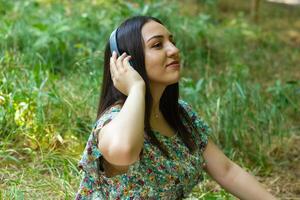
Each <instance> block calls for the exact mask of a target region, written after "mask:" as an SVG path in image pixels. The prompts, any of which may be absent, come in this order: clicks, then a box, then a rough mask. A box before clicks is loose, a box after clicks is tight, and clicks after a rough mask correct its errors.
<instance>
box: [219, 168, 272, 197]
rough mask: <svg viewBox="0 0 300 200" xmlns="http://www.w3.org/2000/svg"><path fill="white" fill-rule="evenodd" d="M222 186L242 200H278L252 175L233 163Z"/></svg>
mask: <svg viewBox="0 0 300 200" xmlns="http://www.w3.org/2000/svg"><path fill="white" fill-rule="evenodd" d="M221 185H222V187H224V188H225V189H226V190H228V191H229V192H230V193H231V194H233V195H235V196H236V197H238V198H240V199H242V200H248V199H249V200H253V199H255V200H273V199H276V198H275V197H274V196H272V195H271V194H270V193H268V192H267V191H266V190H265V189H264V188H263V186H262V185H261V184H260V183H259V182H258V181H257V180H256V179H255V178H254V177H253V176H252V175H250V174H249V173H248V172H246V171H245V170H243V169H242V168H241V167H240V166H238V165H237V164H235V163H233V162H232V166H231V168H230V170H229V171H228V174H227V175H226V177H225V178H224V180H223V181H222V183H221Z"/></svg>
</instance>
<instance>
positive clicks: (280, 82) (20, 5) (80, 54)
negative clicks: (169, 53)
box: [0, 0, 300, 199]
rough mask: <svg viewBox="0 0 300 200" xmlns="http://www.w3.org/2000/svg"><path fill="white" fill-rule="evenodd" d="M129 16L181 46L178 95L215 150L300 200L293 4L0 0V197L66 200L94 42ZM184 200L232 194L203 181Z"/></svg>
mask: <svg viewBox="0 0 300 200" xmlns="http://www.w3.org/2000/svg"><path fill="white" fill-rule="evenodd" d="M133 15H151V16H154V17H157V18H159V19H161V20H162V21H163V22H164V23H165V25H166V26H167V28H168V29H169V30H170V31H171V32H172V33H173V34H174V36H175V40H176V42H177V46H178V48H179V49H180V50H181V57H182V66H183V70H182V71H183V73H182V78H181V82H180V95H181V97H182V98H183V99H185V100H186V101H188V102H189V103H191V104H192V105H193V107H194V109H195V110H196V111H197V112H198V113H199V116H201V117H202V118H203V119H204V120H205V121H206V122H207V123H208V124H209V125H210V127H211V128H212V137H211V138H212V139H213V141H214V142H215V143H217V144H218V146H219V147H220V148H221V149H222V150H223V151H224V153H225V154H226V155H227V156H228V157H229V158H231V159H232V160H234V161H235V162H237V163H238V164H239V165H241V166H242V167H243V168H245V169H246V170H247V171H249V172H250V173H252V174H254V175H255V176H256V177H257V178H258V180H259V181H260V182H261V183H262V184H263V185H264V186H265V187H266V188H267V189H268V191H270V192H271V193H273V194H274V195H276V196H277V197H278V198H279V199H300V198H299V197H300V182H299V180H300V161H299V152H300V151H299V150H300V135H299V133H300V112H299V109H300V100H299V99H300V5H299V1H298V0H294V1H292V0H290V1H287V0H286V1H284V0H282V1H280V0H276V1H275V0H273V1H266V0H251V1H250V0H249V1H243V0H182V1H167V0H151V1H150V0H148V1H140V0H136V1H121V0H119V1H117V0H113V1H112V0H110V1H109V0H57V1H55V0H14V1H7V0H0V199H73V198H74V195H75V192H76V190H77V189H78V186H79V181H80V178H81V175H80V172H79V171H78V169H77V162H78V160H79V159H80V156H81V153H82V151H83V148H84V147H85V142H86V140H87V138H88V136H89V134H90V131H91V128H92V126H93V123H94V122H95V118H96V110H97V104H98V98H99V94H100V93H99V91H100V86H101V80H102V68H103V67H102V63H103V52H104V45H105V43H106V42H107V40H108V38H109V35H110V33H111V31H112V30H113V29H114V28H116V27H117V26H118V25H119V24H120V23H121V22H122V21H123V20H124V19H126V18H128V17H130V16H133ZM190 199H235V198H234V197H232V196H231V195H230V194H228V193H227V192H226V191H224V190H223V189H221V188H220V187H219V186H218V185H217V184H216V183H215V182H214V181H212V180H211V179H210V178H209V177H208V176H206V177H205V181H204V182H203V183H202V184H200V185H199V186H197V187H195V188H194V190H193V193H192V194H191V197H190Z"/></svg>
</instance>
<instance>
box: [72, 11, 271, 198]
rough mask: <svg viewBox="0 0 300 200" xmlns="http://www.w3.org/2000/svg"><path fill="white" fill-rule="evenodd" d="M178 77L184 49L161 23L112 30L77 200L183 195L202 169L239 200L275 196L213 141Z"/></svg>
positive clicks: (142, 21)
mask: <svg viewBox="0 0 300 200" xmlns="http://www.w3.org/2000/svg"><path fill="white" fill-rule="evenodd" d="M112 51H113V53H112ZM116 52H119V53H121V55H120V56H118V55H117V53H116ZM179 79H180V57H179V50H178V48H177V47H176V46H175V43H174V41H173V37H172V35H171V34H170V32H169V31H168V29H167V28H166V27H165V26H164V25H163V24H162V22H161V21H159V20H158V19H156V18H153V17H147V16H136V17H132V18H130V19H127V20H126V21H125V22H123V23H122V24H121V26H120V27H119V28H118V29H117V30H116V31H114V32H113V33H112V35H111V38H110V41H109V42H108V44H107V46H106V49H105V57H104V76H103V83H102V91H101V97H100V103H99V109H98V116H97V122H96V124H95V126H94V128H93V131H92V133H91V135H90V137H89V139H88V142H87V145H86V148H85V150H84V153H83V157H82V159H81V161H80V163H79V166H80V168H81V169H83V171H84V174H83V179H82V181H81V184H80V188H79V191H78V193H77V195H76V199H171V200H173V199H182V198H184V197H186V196H187V195H188V194H189V193H190V192H191V190H192V189H193V187H194V186H195V185H197V184H198V183H199V182H201V180H202V172H203V170H205V171H207V172H208V174H209V175H211V177H212V178H213V179H214V180H216V181H217V182H218V183H219V184H220V185H221V186H222V187H224V188H225V189H226V190H227V191H229V192H230V193H232V194H233V195H235V196H236V197H239V198H240V199H256V200H257V199H263V200H267V199H275V198H274V197H273V196H272V195H271V194H269V193H268V192H267V191H266V190H265V189H263V187H262V186H261V185H260V184H259V183H258V182H257V181H256V180H255V179H254V178H253V177H252V176H251V175H250V174H248V173H247V172H245V171H244V170H243V169H241V168H240V167H239V166H238V165H236V164H235V163H234V162H232V161H231V160H229V159H228V158H227V157H226V156H225V155H224V154H223V153H222V152H221V151H220V150H219V149H218V148H217V146H216V145H215V144H214V143H213V142H212V141H211V140H208V135H209V127H208V126H207V125H206V123H205V122H203V121H202V120H201V119H200V118H199V117H198V116H197V114H196V112H194V111H193V110H192V108H191V107H190V106H189V105H188V104H187V103H186V102H185V101H183V100H178V97H179V89H178V81H179Z"/></svg>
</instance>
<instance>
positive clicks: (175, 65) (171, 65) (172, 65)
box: [166, 61, 180, 69]
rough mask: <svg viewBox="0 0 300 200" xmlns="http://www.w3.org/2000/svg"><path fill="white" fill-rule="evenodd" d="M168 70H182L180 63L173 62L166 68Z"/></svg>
mask: <svg viewBox="0 0 300 200" xmlns="http://www.w3.org/2000/svg"><path fill="white" fill-rule="evenodd" d="M166 67H167V68H176V69H177V68H180V63H179V62H178V61H173V62H171V63H169V64H167V66H166Z"/></svg>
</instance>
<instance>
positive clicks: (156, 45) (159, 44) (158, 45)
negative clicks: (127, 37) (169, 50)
mask: <svg viewBox="0 0 300 200" xmlns="http://www.w3.org/2000/svg"><path fill="white" fill-rule="evenodd" d="M153 47H155V48H157V47H161V43H157V44H155V45H153Z"/></svg>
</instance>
